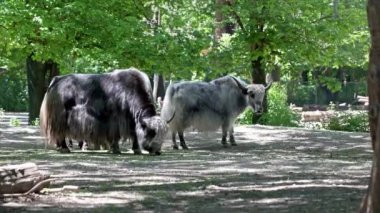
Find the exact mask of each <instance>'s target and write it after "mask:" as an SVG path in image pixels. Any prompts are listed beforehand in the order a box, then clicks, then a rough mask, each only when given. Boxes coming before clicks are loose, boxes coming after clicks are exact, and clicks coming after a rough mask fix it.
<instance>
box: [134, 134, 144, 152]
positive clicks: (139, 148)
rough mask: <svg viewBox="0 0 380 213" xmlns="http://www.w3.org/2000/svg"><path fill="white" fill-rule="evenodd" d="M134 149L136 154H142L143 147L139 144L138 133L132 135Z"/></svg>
mask: <svg viewBox="0 0 380 213" xmlns="http://www.w3.org/2000/svg"><path fill="white" fill-rule="evenodd" d="M132 150H133V153H134V154H135V155H141V154H142V151H141V147H140V145H139V141H138V140H137V135H136V133H134V134H133V136H132Z"/></svg>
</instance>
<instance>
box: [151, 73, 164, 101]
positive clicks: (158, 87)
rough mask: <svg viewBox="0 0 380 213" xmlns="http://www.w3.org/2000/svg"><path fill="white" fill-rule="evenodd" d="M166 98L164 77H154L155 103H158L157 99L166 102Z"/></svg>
mask: <svg viewBox="0 0 380 213" xmlns="http://www.w3.org/2000/svg"><path fill="white" fill-rule="evenodd" d="M164 96H165V80H164V76H162V75H159V74H154V76H153V98H154V101H157V98H159V97H160V98H161V101H163V100H164Z"/></svg>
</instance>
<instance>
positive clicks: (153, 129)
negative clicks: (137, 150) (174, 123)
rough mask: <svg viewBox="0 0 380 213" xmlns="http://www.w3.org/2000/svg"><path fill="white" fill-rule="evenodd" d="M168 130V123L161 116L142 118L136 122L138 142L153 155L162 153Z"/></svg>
mask: <svg viewBox="0 0 380 213" xmlns="http://www.w3.org/2000/svg"><path fill="white" fill-rule="evenodd" d="M166 132H167V125H166V123H165V122H164V121H163V120H162V119H161V118H160V117H159V116H152V117H148V118H140V119H139V122H138V123H137V124H136V134H137V140H138V143H139V145H140V147H141V148H143V149H145V150H146V151H148V152H149V153H150V154H151V155H160V154H161V146H162V143H163V142H164V137H165V134H166Z"/></svg>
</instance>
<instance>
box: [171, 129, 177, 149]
mask: <svg viewBox="0 0 380 213" xmlns="http://www.w3.org/2000/svg"><path fill="white" fill-rule="evenodd" d="M176 133H177V131H173V132H172V142H173V149H178V144H177V141H176V138H175V135H176Z"/></svg>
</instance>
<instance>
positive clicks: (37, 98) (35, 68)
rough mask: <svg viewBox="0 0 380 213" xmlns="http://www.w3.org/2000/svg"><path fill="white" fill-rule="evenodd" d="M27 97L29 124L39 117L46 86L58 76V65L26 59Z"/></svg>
mask: <svg viewBox="0 0 380 213" xmlns="http://www.w3.org/2000/svg"><path fill="white" fill-rule="evenodd" d="M26 71H27V78H28V96H29V123H30V124H31V123H32V122H33V121H34V120H36V118H38V117H39V113H40V107H41V103H42V100H43V98H44V94H45V92H46V89H47V86H48V85H49V82H50V81H51V79H52V78H53V77H54V76H56V75H58V74H59V69H58V64H57V63H55V62H52V61H47V62H45V63H42V62H39V61H35V60H34V59H33V58H32V55H30V56H29V57H28V58H27V59H26Z"/></svg>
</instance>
